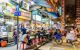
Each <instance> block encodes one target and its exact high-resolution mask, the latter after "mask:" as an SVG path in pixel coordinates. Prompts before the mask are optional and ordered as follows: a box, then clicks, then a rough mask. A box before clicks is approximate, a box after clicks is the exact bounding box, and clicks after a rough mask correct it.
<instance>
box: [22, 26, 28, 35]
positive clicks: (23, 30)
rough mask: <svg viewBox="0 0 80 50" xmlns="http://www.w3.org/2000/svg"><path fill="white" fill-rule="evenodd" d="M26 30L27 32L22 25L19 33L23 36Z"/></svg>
mask: <svg viewBox="0 0 80 50" xmlns="http://www.w3.org/2000/svg"><path fill="white" fill-rule="evenodd" d="M26 30H27V29H26V28H25V27H24V25H22V26H21V31H22V34H23V35H24V34H26Z"/></svg>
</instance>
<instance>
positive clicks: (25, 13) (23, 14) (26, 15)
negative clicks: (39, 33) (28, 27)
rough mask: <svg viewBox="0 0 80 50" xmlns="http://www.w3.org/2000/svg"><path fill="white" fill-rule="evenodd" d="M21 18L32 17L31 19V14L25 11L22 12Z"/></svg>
mask: <svg viewBox="0 0 80 50" xmlns="http://www.w3.org/2000/svg"><path fill="white" fill-rule="evenodd" d="M21 16H24V17H27V18H28V17H29V18H30V17H31V12H28V11H26V12H23V11H22V12H21Z"/></svg>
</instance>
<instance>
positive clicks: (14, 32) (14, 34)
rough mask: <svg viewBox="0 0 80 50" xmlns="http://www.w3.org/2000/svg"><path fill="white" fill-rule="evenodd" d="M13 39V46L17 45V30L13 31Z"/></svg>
mask: <svg viewBox="0 0 80 50" xmlns="http://www.w3.org/2000/svg"><path fill="white" fill-rule="evenodd" d="M13 37H14V42H15V44H17V30H16V29H14V30H13Z"/></svg>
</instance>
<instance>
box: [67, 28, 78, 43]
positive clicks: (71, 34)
mask: <svg viewBox="0 0 80 50" xmlns="http://www.w3.org/2000/svg"><path fill="white" fill-rule="evenodd" d="M66 39H67V42H68V41H69V42H70V43H71V44H72V45H73V41H75V40H77V39H76V35H75V31H74V28H71V30H70V32H69V33H67V36H66Z"/></svg>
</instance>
